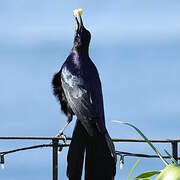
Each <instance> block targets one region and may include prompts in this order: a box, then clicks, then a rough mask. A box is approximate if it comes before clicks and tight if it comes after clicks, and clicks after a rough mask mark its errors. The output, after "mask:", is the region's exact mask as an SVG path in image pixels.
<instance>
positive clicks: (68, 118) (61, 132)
mask: <svg viewBox="0 0 180 180" xmlns="http://www.w3.org/2000/svg"><path fill="white" fill-rule="evenodd" d="M71 121H72V114H70V113H69V114H68V115H67V122H66V124H65V126H64V127H63V128H62V129H61V131H60V132H59V134H58V135H57V136H56V137H59V138H62V139H63V141H64V143H66V136H65V135H64V134H63V133H64V130H65V129H66V127H67V126H68V124H69V123H70V122H71Z"/></svg>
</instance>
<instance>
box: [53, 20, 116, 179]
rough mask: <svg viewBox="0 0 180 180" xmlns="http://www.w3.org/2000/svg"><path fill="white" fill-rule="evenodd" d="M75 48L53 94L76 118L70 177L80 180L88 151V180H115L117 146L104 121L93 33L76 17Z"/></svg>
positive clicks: (65, 112) (55, 78) (69, 167)
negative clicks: (91, 53) (92, 50)
mask: <svg viewBox="0 0 180 180" xmlns="http://www.w3.org/2000/svg"><path fill="white" fill-rule="evenodd" d="M76 22H77V30H76V33H75V38H74V44H73V48H72V50H71V52H70V54H69V56H68V57H67V59H66V61H65V62H64V64H63V65H62V67H61V69H60V71H59V72H58V73H57V74H55V75H54V78H53V81H52V85H53V91H54V95H55V96H56V97H57V98H58V100H59V102H60V104H61V110H62V111H63V112H64V114H65V115H66V116H67V119H68V121H71V120H72V116H73V115H76V117H77V123H76V126H75V129H74V132H73V136H72V141H71V144H70V147H69V151H68V168H67V175H68V177H69V179H71V180H80V179H81V173H82V167H83V159H84V151H85V149H86V163H85V164H86V168H85V179H87V180H89V179H90V180H92V179H93V180H99V179H103V180H112V178H113V177H114V175H115V172H116V155H115V149H114V145H113V143H112V140H111V138H110V136H109V134H108V132H107V129H106V126H105V118H104V106H103V95H102V88H101V81H100V78H99V74H98V71H97V69H96V66H95V65H94V63H93V62H92V61H91V59H90V57H89V53H88V49H89V43H90V38H91V34H90V32H89V31H88V30H87V29H86V28H85V27H84V26H83V23H82V19H81V17H80V22H81V23H80V24H79V22H78V20H77V18H76Z"/></svg>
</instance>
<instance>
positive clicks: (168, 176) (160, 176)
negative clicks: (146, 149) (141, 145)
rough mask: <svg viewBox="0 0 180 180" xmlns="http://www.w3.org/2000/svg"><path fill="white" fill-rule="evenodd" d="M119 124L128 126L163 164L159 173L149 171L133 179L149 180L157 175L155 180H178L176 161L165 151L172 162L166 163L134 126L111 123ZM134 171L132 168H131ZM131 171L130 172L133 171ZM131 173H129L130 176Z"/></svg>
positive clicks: (179, 172)
mask: <svg viewBox="0 0 180 180" xmlns="http://www.w3.org/2000/svg"><path fill="white" fill-rule="evenodd" d="M113 122H117V123H121V124H125V125H128V126H130V127H132V128H133V129H135V130H136V132H138V134H140V136H141V137H142V138H143V139H144V140H145V141H146V142H147V143H148V144H149V146H150V147H151V148H152V149H153V151H154V152H155V153H156V154H157V155H158V156H159V158H160V159H161V161H162V162H163V163H164V164H165V166H166V167H165V168H164V169H163V170H161V171H156V170H155V171H149V172H143V173H141V174H140V175H139V176H137V177H135V179H136V180H151V177H152V176H154V175H157V177H156V180H180V165H178V163H177V162H176V160H175V159H174V158H173V157H172V156H171V155H170V154H169V153H168V152H167V151H166V150H165V152H166V154H167V155H168V156H169V158H170V159H171V160H172V163H170V164H169V163H168V162H167V161H166V160H165V159H164V158H163V157H162V155H161V153H160V152H159V151H158V150H157V148H155V146H154V145H153V144H152V143H151V142H150V141H149V139H148V138H147V137H146V136H145V135H144V134H143V133H142V132H141V131H140V130H139V129H138V128H137V127H135V126H134V125H132V124H130V123H127V122H123V121H113ZM133 167H134V166H133ZM132 169H133V170H134V168H132ZM133 170H131V171H133ZM131 174H132V172H130V175H131Z"/></svg>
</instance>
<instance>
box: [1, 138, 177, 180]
mask: <svg viewBox="0 0 180 180" xmlns="http://www.w3.org/2000/svg"><path fill="white" fill-rule="evenodd" d="M66 139H67V140H68V141H69V140H71V138H70V137H67V138H66ZM0 140H1V141H5V140H19V141H20V140H28V141H32V140H42V141H51V142H50V143H48V144H40V145H34V146H28V147H23V148H18V149H13V150H8V151H2V152H0V156H1V163H4V156H5V155H7V154H10V153H15V152H18V151H25V150H30V149H37V148H42V147H51V148H52V164H53V166H52V167H53V170H52V174H53V176H52V177H53V180H58V149H59V150H62V148H63V147H68V146H69V144H64V143H63V142H62V143H60V141H62V140H63V138H57V137H44V136H43V137H42V136H28V137H27V136H3V137H0ZM150 141H151V142H153V143H166V144H167V143H168V144H171V149H172V156H173V157H174V159H175V160H177V161H178V160H179V159H180V158H179V157H178V143H179V142H180V139H151V140H150ZM113 142H117V143H120V142H127V143H144V142H146V141H145V140H143V139H130V138H113ZM116 153H117V155H120V156H134V157H144V158H158V156H156V155H148V154H138V153H131V152H122V151H116ZM164 158H169V157H168V156H164Z"/></svg>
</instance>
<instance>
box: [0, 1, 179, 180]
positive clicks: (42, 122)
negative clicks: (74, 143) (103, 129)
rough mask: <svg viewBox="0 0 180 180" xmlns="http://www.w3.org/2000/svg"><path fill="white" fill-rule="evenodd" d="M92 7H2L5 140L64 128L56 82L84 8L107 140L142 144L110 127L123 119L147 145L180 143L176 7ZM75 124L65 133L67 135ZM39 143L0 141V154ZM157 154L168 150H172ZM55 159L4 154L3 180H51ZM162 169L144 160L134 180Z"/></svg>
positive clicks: (0, 81) (0, 99) (0, 131)
mask: <svg viewBox="0 0 180 180" xmlns="http://www.w3.org/2000/svg"><path fill="white" fill-rule="evenodd" d="M93 3H94V2H93V1H91V2H90V1H89V2H86V3H83V2H81V1H76V2H74V1H72V2H70V1H68V2H66V1H54V2H50V1H38V2H36V1H34V0H32V1H29V2H26V1H16V0H15V1H10V0H8V1H1V2H0V8H1V11H0V15H1V16H0V20H1V29H0V136H6V135H9V136H10V135H11V136H18V135H19V136H28V135H30V136H31V135H32V136H33V135H34V136H53V135H56V134H57V133H58V131H59V130H60V129H61V128H62V127H63V126H64V123H65V116H64V115H62V114H61V113H60V108H59V104H58V102H57V101H56V100H55V98H54V96H53V95H52V88H51V80H52V76H53V74H54V73H55V72H57V71H58V70H59V68H60V67H61V65H62V63H63V62H64V60H65V59H66V57H67V55H68V53H69V51H70V49H71V47H72V39H73V33H74V19H73V17H72V10H73V9H74V8H75V7H83V8H84V11H85V12H84V21H85V22H86V23H84V24H87V26H88V27H89V29H90V30H91V32H92V41H91V46H90V56H91V58H92V60H93V61H94V62H95V64H96V65H97V68H98V70H99V74H100V77H101V80H102V86H103V95H104V106H105V114H106V124H107V127H108V130H109V133H110V135H111V136H112V137H124V138H125V137H129V138H130V137H137V138H138V137H139V136H138V135H137V134H136V133H135V132H134V130H132V129H130V128H128V127H125V126H122V125H119V124H114V123H112V122H111V121H112V120H114V119H119V120H125V121H128V122H131V123H133V124H135V125H136V126H137V127H139V128H140V129H141V130H142V131H143V132H144V133H145V134H146V135H147V136H148V137H150V138H179V137H180V135H179V127H180V122H179V119H180V109H179V107H180V93H179V92H180V83H179V79H180V71H179V69H180V38H179V37H180V36H179V33H180V25H179V18H180V13H179V10H178V5H179V1H174V2H173V3H172V2H168V1H158V2H156V1H155V0H153V1H151V2H148V3H144V1H142V0H139V1H136V3H135V2H134V1H130V0H128V1H126V2H123V1H118V2H116V3H115V2H114V3H106V4H105V3H104V2H103V1H102V2H101V1H98V2H96V3H97V7H94V4H93ZM100 7H101V8H100ZM74 123H75V120H74V121H73V122H72V123H71V124H70V125H69V127H68V128H67V130H66V132H65V133H66V135H67V136H71V134H72V131H73V127H74ZM41 143H44V142H42V141H38V142H36V141H33V142H29V143H28V142H26V141H21V142H18V141H0V151H3V150H8V149H13V148H16V147H24V146H28V145H32V144H33V145H34V144H41ZM47 143H49V141H48V142H47ZM158 147H159V149H160V150H161V151H163V149H164V148H167V149H168V150H169V151H170V145H161V146H160V145H159V146H158ZM116 149H118V150H121V151H131V152H141V153H152V151H151V149H150V148H149V147H148V146H147V145H144V144H140V145H137V144H128V143H121V144H117V143H116ZM51 155H52V152H51V150H50V148H47V149H38V150H31V151H26V152H21V153H15V154H11V155H7V157H5V169H4V170H3V171H2V170H0V179H2V180H20V179H26V180H32V179H43V180H46V179H47V180H49V179H51V177H52V169H51V168H52V164H51V163H52V162H51V161H52V159H51ZM66 155H67V149H63V151H62V152H61V153H60V156H59V179H67V178H66ZM136 160H137V159H136V158H128V157H127V158H125V164H124V168H123V170H121V171H119V162H118V164H117V175H116V179H117V180H119V179H122V180H125V179H126V177H127V175H128V173H129V172H130V169H131V167H132V166H133V164H134V163H135V161H136ZM163 167H164V166H163V163H161V162H160V161H159V160H149V159H141V163H139V165H138V166H137V168H136V171H135V172H134V174H133V177H135V175H138V174H139V173H140V172H142V171H143V170H152V169H161V168H163Z"/></svg>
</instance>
